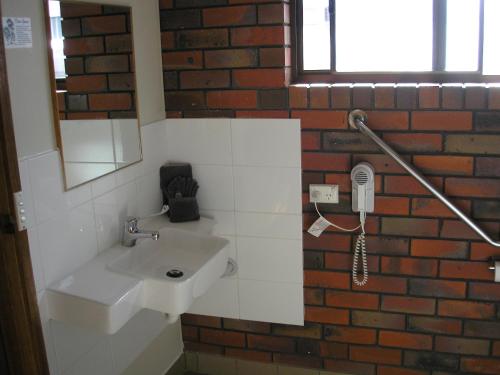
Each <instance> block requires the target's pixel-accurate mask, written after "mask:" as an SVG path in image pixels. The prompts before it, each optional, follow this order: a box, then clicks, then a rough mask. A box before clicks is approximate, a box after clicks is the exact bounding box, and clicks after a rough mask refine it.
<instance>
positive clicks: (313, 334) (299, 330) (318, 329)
mask: <svg viewBox="0 0 500 375" xmlns="http://www.w3.org/2000/svg"><path fill="white" fill-rule="evenodd" d="M272 333H273V335H279V336H288V337H306V338H310V339H319V338H321V335H322V326H321V325H320V324H316V323H309V322H304V326H295V325H283V324H273V326H272Z"/></svg>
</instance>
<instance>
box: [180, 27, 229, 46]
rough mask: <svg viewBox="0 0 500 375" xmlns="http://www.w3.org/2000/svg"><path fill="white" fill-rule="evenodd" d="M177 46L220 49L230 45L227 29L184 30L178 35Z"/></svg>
mask: <svg viewBox="0 0 500 375" xmlns="http://www.w3.org/2000/svg"><path fill="white" fill-rule="evenodd" d="M176 44H177V47H178V48H180V49H185V48H218V47H219V48H220V47H227V46H228V45H229V36H228V32H227V30H226V29H203V30H183V31H179V32H177V33H176Z"/></svg>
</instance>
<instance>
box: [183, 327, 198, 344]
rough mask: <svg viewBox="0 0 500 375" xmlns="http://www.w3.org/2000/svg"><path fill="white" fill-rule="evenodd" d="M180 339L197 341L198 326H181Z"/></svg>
mask: <svg viewBox="0 0 500 375" xmlns="http://www.w3.org/2000/svg"><path fill="white" fill-rule="evenodd" d="M182 339H183V340H184V341H198V328H197V327H192V326H182Z"/></svg>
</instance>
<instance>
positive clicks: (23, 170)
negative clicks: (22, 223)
mask: <svg viewBox="0 0 500 375" xmlns="http://www.w3.org/2000/svg"><path fill="white" fill-rule="evenodd" d="M19 175H20V177H21V189H22V191H23V203H24V209H25V211H26V213H25V216H26V226H27V227H28V228H32V227H34V226H35V225H36V220H35V207H34V202H33V192H32V189H31V181H30V171H29V165H28V160H23V161H20V162H19Z"/></svg>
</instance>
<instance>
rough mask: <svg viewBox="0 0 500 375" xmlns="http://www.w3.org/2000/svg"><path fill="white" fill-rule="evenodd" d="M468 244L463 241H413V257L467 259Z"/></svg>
mask: <svg viewBox="0 0 500 375" xmlns="http://www.w3.org/2000/svg"><path fill="white" fill-rule="evenodd" d="M467 250H468V244H467V242H463V241H446V240H423V239H417V238H414V239H412V241H411V255H412V256H414V257H415V256H416V257H432V258H450V259H465V258H466V257H467Z"/></svg>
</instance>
